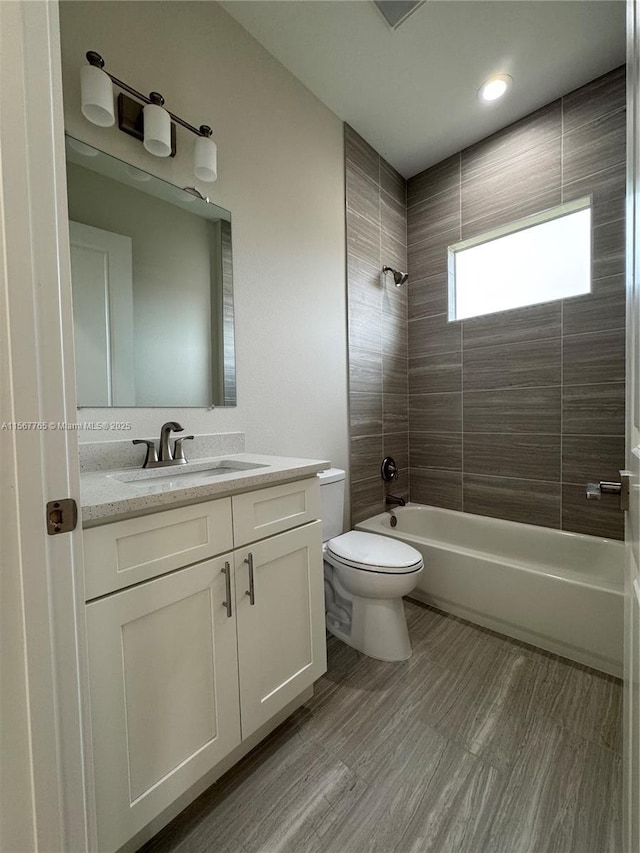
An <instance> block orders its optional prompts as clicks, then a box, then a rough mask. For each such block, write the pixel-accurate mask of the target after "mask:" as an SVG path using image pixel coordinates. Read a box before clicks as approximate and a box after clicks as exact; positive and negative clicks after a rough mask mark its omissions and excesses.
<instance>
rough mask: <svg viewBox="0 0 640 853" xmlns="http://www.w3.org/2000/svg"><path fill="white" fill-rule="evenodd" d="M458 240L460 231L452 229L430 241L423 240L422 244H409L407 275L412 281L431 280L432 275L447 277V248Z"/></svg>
mask: <svg viewBox="0 0 640 853" xmlns="http://www.w3.org/2000/svg"><path fill="white" fill-rule="evenodd" d="M459 240H460V229H459V228H454V229H453V230H451V231H445V232H444V233H442V234H438V236H437V237H434V238H433V239H432V240H424V241H423V242H422V243H410V244H409V249H408V254H409V275H410V276H411V278H412V280H414V281H417V280H419V279H422V278H431V277H432V276H434V275H442V274H444V275H447V272H448V268H449V266H448V264H449V255H448V251H447V250H448V248H449V246H451V245H452V244H453V243H457V242H458V241H459Z"/></svg>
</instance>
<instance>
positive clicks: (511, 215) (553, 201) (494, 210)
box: [461, 184, 562, 240]
mask: <svg viewBox="0 0 640 853" xmlns="http://www.w3.org/2000/svg"><path fill="white" fill-rule="evenodd" d="M561 202H562V189H561V187H560V185H559V184H558V186H556V187H553V188H552V189H550V190H547V191H546V192H543V193H540V194H539V195H527V196H523V197H522V198H517V199H515V200H514V201H513V202H511V203H510V204H507V205H504V206H503V205H500V206H497V207H490V206H487V208H486V210H485V212H484V213H483V214H482V215H481V216H479V217H477V218H475V219H469V218H466V215H467V211H465V209H464V208H463V210H462V216H463V218H462V231H461V234H462V239H463V240H469V239H470V238H471V237H478V236H479V235H481V234H483V233H484V232H485V231H492V230H493V229H494V228H501V227H502V226H503V225H510V224H511V223H513V222H515V221H517V220H518V219H523V218H524V217H526V216H532V215H533V214H534V213H540V212H541V211H543V210H548V209H549V208H550V207H555V206H556V205H559V204H561Z"/></svg>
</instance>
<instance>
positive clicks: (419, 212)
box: [407, 192, 460, 243]
mask: <svg viewBox="0 0 640 853" xmlns="http://www.w3.org/2000/svg"><path fill="white" fill-rule="evenodd" d="M459 227H460V195H459V193H456V192H447V193H439V194H438V195H435V196H430V197H429V198H426V199H424V200H423V201H421V202H418V203H417V204H415V205H414V206H413V207H412V208H411V215H410V216H408V217H407V242H408V243H420V242H422V241H423V240H431V239H433V237H435V236H436V235H437V234H442V232H443V231H451V230H454V229H456V228H459Z"/></svg>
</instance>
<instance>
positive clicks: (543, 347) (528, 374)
mask: <svg viewBox="0 0 640 853" xmlns="http://www.w3.org/2000/svg"><path fill="white" fill-rule="evenodd" d="M560 366H561V340H560V338H559V337H558V338H549V339H547V340H544V341H527V342H525V343H512V344H506V345H503V346H497V347H476V348H475V349H468V350H466V351H465V352H464V356H463V377H464V387H465V390H468V391H481V390H484V389H488V388H525V387H529V388H530V387H536V386H540V385H559V384H560Z"/></svg>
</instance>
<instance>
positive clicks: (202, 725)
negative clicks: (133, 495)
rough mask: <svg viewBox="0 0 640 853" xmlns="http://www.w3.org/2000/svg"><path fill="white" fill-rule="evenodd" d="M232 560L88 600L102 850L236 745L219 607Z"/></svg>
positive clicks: (233, 681)
mask: <svg viewBox="0 0 640 853" xmlns="http://www.w3.org/2000/svg"><path fill="white" fill-rule="evenodd" d="M232 559H233V558H232V555H231V554H228V555H223V556H222V557H218V558H216V559H213V560H207V561H206V562H203V563H198V564H196V565H194V566H191V567H190V568H188V569H184V570H183V571H178V572H174V573H173V574H170V575H165V576H164V577H161V578H157V579H156V580H153V581H149V582H148V583H144V584H140V585H139V586H136V587H133V588H131V589H127V590H123V591H122V592H119V593H116V594H114V595H111V596H109V597H107V598H103V599H100V600H98V601H95V602H92V603H90V604H88V605H87V608H86V610H87V631H88V644H89V682H90V702H91V725H92V742H93V756H94V765H95V780H96V802H97V816H98V839H99V848H100V850H101V851H109V850H115V849H117V848H118V847H120V846H121V845H122V844H123V843H124V842H125V841H127V840H128V839H129V838H131V837H132V836H133V835H134V834H135V833H136V832H137V831H138V830H140V829H141V828H142V827H143V826H145V825H146V824H147V823H148V822H149V821H150V820H151V819H152V818H154V817H155V816H156V815H157V814H159V813H160V812H161V811H162V810H163V809H164V808H165V807H166V806H168V805H169V804H170V803H172V802H173V801H174V800H175V799H176V797H178V796H179V795H180V794H182V793H183V792H184V791H186V790H187V789H188V788H189V787H190V786H191V785H192V784H193V783H194V782H196V781H197V780H198V779H199V778H200V777H201V776H202V775H203V774H204V773H206V772H207V771H208V770H209V769H210V768H211V767H213V766H214V765H215V764H217V763H218V761H220V760H221V759H222V758H224V756H225V755H227V753H229V752H230V751H231V750H232V749H233V748H234V747H236V746H237V745H238V744H239V743H240V712H239V702H238V662H237V641H236V616H235V612H234V613H233V614H232V615H231V616H229V615H228V612H227V608H226V607H225V605H224V604H223V602H225V601H229V599H228V598H227V595H226V593H227V589H229V588H230V589H231V591H233V577H232V574H233V569H232ZM225 569H227V570H228V571H229V572H230V582H231V583H230V584H227V581H226V574H225V572H224V571H223V570H225Z"/></svg>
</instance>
